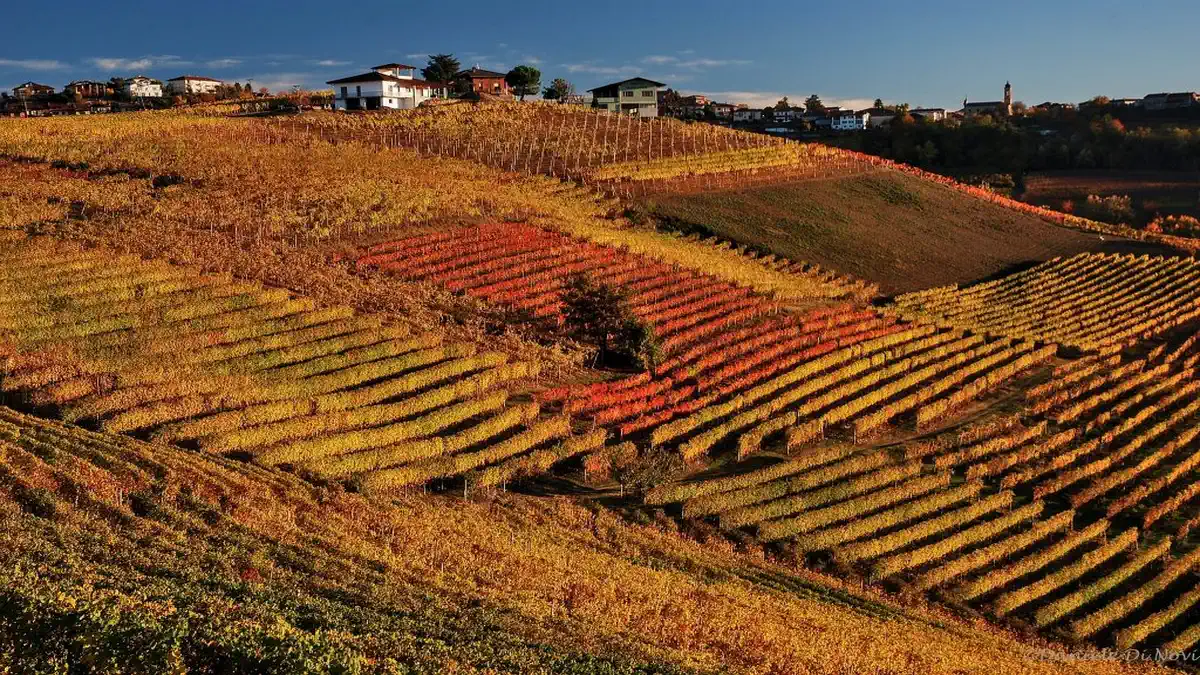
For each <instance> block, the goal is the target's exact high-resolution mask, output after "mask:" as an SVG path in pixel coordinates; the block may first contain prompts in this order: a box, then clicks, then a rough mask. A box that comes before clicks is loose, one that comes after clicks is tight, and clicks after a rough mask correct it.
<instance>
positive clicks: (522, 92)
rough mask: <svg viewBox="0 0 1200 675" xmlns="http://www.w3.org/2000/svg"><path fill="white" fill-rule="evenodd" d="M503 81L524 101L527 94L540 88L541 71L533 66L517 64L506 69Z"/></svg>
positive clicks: (534, 92) (536, 91)
mask: <svg viewBox="0 0 1200 675" xmlns="http://www.w3.org/2000/svg"><path fill="white" fill-rule="evenodd" d="M504 81H505V82H506V83H508V87H509V88H510V89H512V92H513V93H514V94H516V95H517V96H520V97H521V100H522V101H524V100H525V96H526V95H527V94H536V93H538V90H539V89H541V88H542V71H540V70H538V69H537V68H534V67H533V66H517V67H516V68H513V69H512V70H510V71H508V74H507V75H505V76H504Z"/></svg>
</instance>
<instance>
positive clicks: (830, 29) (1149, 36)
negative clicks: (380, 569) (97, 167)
mask: <svg viewBox="0 0 1200 675" xmlns="http://www.w3.org/2000/svg"><path fill="white" fill-rule="evenodd" d="M2 13H3V15H4V18H5V22H4V23H5V26H6V28H5V31H4V32H5V39H4V40H3V41H0V89H9V88H11V87H12V86H13V85H15V84H18V83H20V82H24V81H26V80H34V81H38V82H43V83H46V84H51V85H54V86H55V87H61V86H62V85H63V84H65V83H67V82H68V81H70V80H73V79H79V78H103V79H107V78H109V77H112V76H130V75H134V74H142V73H144V74H147V75H150V76H153V77H159V78H169V77H174V76H176V75H181V74H185V73H187V74H196V75H207V76H211V77H216V78H219V79H227V80H237V81H240V82H245V81H246V80H248V79H249V80H252V81H253V82H254V86H255V88H258V87H259V86H267V87H270V88H272V89H279V88H286V87H288V86H290V85H292V84H300V85H305V86H316V85H321V83H323V82H324V81H326V80H329V79H333V78H335V77H341V76H345V75H350V74H354V73H356V72H361V71H363V70H365V69H366V68H369V67H370V66H373V65H376V64H378V63H381V62H385V61H395V60H399V61H401V62H405V63H413V64H414V65H423V64H424V55H426V54H430V53H435V52H451V53H454V54H455V55H456V56H457V57H458V58H459V59H460V60H461V61H462V62H463V64H464V65H474V64H476V63H478V64H480V65H481V66H483V67H485V68H491V69H496V70H506V69H508V68H510V67H512V66H514V65H517V64H521V63H528V64H533V65H536V66H537V67H538V68H540V69H541V71H542V77H543V82H548V81H549V80H550V79H551V78H554V77H566V78H567V79H568V80H570V81H571V82H572V83H574V84H575V85H576V87H577V88H578V89H579V90H580V91H581V92H582V91H584V90H586V89H588V88H590V87H594V86H597V85H600V84H604V83H606V82H610V81H614V80H618V79H623V78H625V77H628V76H633V75H643V76H647V77H651V78H654V79H658V80H662V81H664V82H666V83H667V84H669V85H670V86H672V87H674V88H676V89H679V90H681V91H684V92H700V93H708V94H713V95H715V96H716V97H717V98H718V99H725V100H730V101H732V102H747V103H751V104H763V103H771V102H774V100H776V99H777V98H778V97H779V96H781V95H788V96H790V97H792V98H793V99H797V98H801V99H802V98H804V97H805V96H807V95H808V94H812V93H817V94H819V95H820V96H821V97H822V98H823V99H824V100H825V102H826V103H827V104H832V103H838V102H847V103H848V102H852V103H850V105H857V104H859V103H862V102H868V103H869V102H870V101H871V100H873V99H874V98H876V97H879V98H882V99H884V100H885V101H889V102H901V101H904V102H909V103H911V104H913V105H925V106H945V107H950V106H957V105H958V104H959V103H960V102H961V101H962V99H963V97H964V96H967V97H970V98H971V99H972V100H990V99H998V98H1000V96H1001V89H1002V87H1003V85H1004V82H1005V80H1011V81H1012V83H1013V89H1014V98H1015V99H1016V100H1021V101H1025V102H1026V103H1030V104H1033V103H1039V102H1041V101H1044V100H1057V101H1081V100H1084V99H1087V98H1090V97H1091V96H1093V95H1096V94H1105V95H1109V96H1114V97H1116V96H1141V95H1143V94H1146V93H1149V92H1153V91H1164V90H1173V91H1180V90H1200V69H1198V68H1197V57H1196V36H1197V35H1200V2H1198V1H1197V0H1141V2H1136V3H1135V2H1131V1H1129V0H1125V1H1121V2H1118V1H1115V0H1076V1H1074V2H1068V1H1067V0H1042V1H1040V2H1036V1H1031V0H1015V1H1010V2H988V3H983V2H972V1H970V0H955V1H946V0H924V2H900V1H897V0H882V1H880V0H860V1H859V2H857V3H849V2H844V3H839V2H830V1H827V0H818V1H816V2H796V1H777V0H759V1H758V2H753V3H738V2H730V1H729V0H722V1H721V2H710V1H709V0H689V1H686V2H683V1H679V2H676V1H671V2H667V1H665V0H643V1H642V2H638V3H629V2H606V1H605V0H591V1H589V2H572V1H571V0H558V1H555V2H544V1H542V0H534V1H531V2H522V3H506V2H498V1H488V0H464V1H462V2H458V3H455V4H453V5H451V4H449V3H442V2H422V3H412V2H383V1H378V0H369V1H363V2H352V1H345V2H329V1H328V0H325V1H322V2H313V1H310V0H294V1H291V2H286V3H285V2H260V1H256V0H241V1H239V2H229V1H226V0H211V1H209V2H204V3H180V2H172V1H170V0H167V1H165V2H164V1H162V0H159V1H157V2H131V1H126V2H121V1H119V0H109V1H106V2H95V1H94V0H86V1H85V0H55V1H54V2H32V3H31V2H11V3H6V7H5V8H4V10H3V12H2Z"/></svg>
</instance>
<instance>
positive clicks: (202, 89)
mask: <svg viewBox="0 0 1200 675" xmlns="http://www.w3.org/2000/svg"><path fill="white" fill-rule="evenodd" d="M219 86H221V81H220V80H214V79H213V78H211V77H201V76H199V75H180V76H179V77H172V78H171V79H169V80H167V91H168V92H170V93H172V94H215V93H216V92H217V87H219Z"/></svg>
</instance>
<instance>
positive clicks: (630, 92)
mask: <svg viewBox="0 0 1200 675" xmlns="http://www.w3.org/2000/svg"><path fill="white" fill-rule="evenodd" d="M633 94H634V91H633V90H632V89H626V90H625V91H623V92H621V96H624V97H625V98H633Z"/></svg>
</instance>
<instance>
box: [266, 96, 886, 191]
mask: <svg viewBox="0 0 1200 675" xmlns="http://www.w3.org/2000/svg"><path fill="white" fill-rule="evenodd" d="M269 128H270V129H272V130H273V131H275V132H276V133H280V134H284V135H286V134H296V133H303V134H305V135H312V136H316V137H318V138H321V139H325V140H331V141H339V142H345V141H355V142H359V143H366V144H370V145H374V146H377V147H391V148H411V149H414V150H417V151H419V152H421V153H422V154H425V155H431V156H437V157H456V158H461V159H470V160H472V161H475V162H479V163H482V164H486V165H488V166H492V167H496V168H499V169H504V170H506V171H523V172H527V173H535V174H549V175H551V176H555V177H560V178H566V179H569V180H577V181H584V182H586V183H588V184H590V185H595V186H597V187H601V188H603V189H605V190H606V191H609V192H610V193H616V194H622V195H632V194H647V193H651V192H659V191H663V190H671V189H676V188H678V187H681V186H684V187H685V189H686V183H687V180H688V179H696V178H700V179H701V180H703V181H705V184H706V185H708V186H710V187H713V186H714V183H715V184H719V185H723V186H739V185H745V184H746V183H747V182H750V181H753V180H754V179H755V177H757V176H761V175H764V174H768V175H769V176H770V177H771V180H774V181H778V180H781V179H782V180H788V179H790V180H799V179H804V178H819V177H832V176H845V175H852V174H855V173H862V172H865V171H870V170H873V169H875V168H876V166H877V165H878V164H879V161H878V160H877V159H876V158H873V157H870V156H867V155H861V154H859V153H853V152H847V151H844V150H840V149H838V148H834V147H830V146H827V145H824V144H821V143H795V142H791V141H787V140H785V139H782V138H778V137H774V136H767V135H764V134H755V133H749V132H745V131H736V130H732V129H727V128H724V127H720V126H716V125H709V124H688V123H684V122H680V121H678V120H674V119H670V118H665V117H660V118H651V119H637V118H632V117H630V116H628V115H615V114H609V113H606V112H603V111H598V110H591V109H587V108H580V107H578V106H564V105H557V104H554V103H532V102H527V103H503V102H496V103H486V104H459V105H441V106H433V107H422V108H417V109H414V110H408V111H403V112H401V113H398V114H390V115H386V116H352V115H330V114H314V115H305V116H303V117H301V118H298V119H276V120H272V121H271V124H270V127H269ZM681 180H683V181H684V182H683V183H682V184H681V183H680V181H681Z"/></svg>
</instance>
